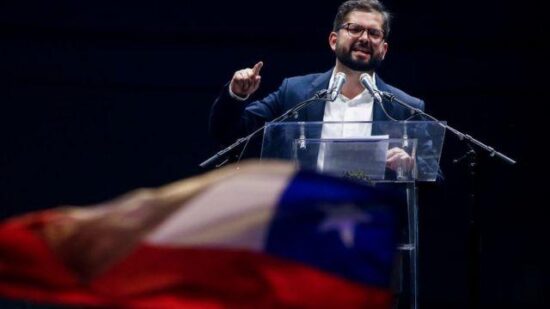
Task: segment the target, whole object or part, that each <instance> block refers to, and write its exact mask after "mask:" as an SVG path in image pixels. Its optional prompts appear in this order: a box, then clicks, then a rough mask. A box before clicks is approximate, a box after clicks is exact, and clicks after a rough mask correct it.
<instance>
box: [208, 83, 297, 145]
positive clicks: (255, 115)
mask: <svg viewBox="0 0 550 309" xmlns="http://www.w3.org/2000/svg"><path fill="white" fill-rule="evenodd" d="M287 84H288V80H287V79H285V80H284V81H283V83H282V84H281V86H280V87H279V89H278V90H277V91H275V92H272V93H270V94H269V95H268V96H266V97H265V98H263V99H261V100H256V101H252V102H250V103H247V101H244V102H242V101H239V100H236V99H233V98H232V97H231V95H230V94H229V83H227V84H226V85H225V86H224V87H223V89H222V91H221V93H220V95H219V96H218V97H217V98H216V100H215V101H214V104H213V105H212V108H211V109H210V120H209V131H210V134H211V135H212V136H213V137H214V139H215V140H216V141H218V142H220V143H222V144H228V143H232V142H234V141H235V140H236V139H238V138H240V137H243V136H246V135H248V134H250V133H252V132H253V131H255V130H257V129H258V128H260V127H261V126H263V125H264V124H265V122H267V121H271V120H272V119H274V118H275V117H277V116H279V115H281V114H282V112H283V107H282V106H283V103H284V102H282V100H283V98H284V94H285V92H286V91H287Z"/></svg>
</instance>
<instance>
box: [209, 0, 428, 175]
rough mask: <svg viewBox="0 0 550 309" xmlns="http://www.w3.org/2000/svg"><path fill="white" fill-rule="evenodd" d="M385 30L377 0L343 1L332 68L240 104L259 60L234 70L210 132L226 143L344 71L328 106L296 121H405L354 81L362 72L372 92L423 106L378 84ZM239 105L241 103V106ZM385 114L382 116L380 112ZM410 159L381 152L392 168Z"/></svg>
mask: <svg viewBox="0 0 550 309" xmlns="http://www.w3.org/2000/svg"><path fill="white" fill-rule="evenodd" d="M389 32H390V13H389V12H388V11H387V10H386V9H385V8H384V6H383V5H382V3H380V2H379V1H378V0H348V1H346V2H344V3H343V4H342V5H340V7H339V8H338V12H337V14H336V17H335V19H334V24H333V30H332V32H331V33H330V35H329V38H328V42H329V45H330V48H331V49H332V50H333V51H334V54H335V55H336V65H335V67H334V68H333V69H331V70H329V71H327V72H325V73H318V74H310V75H305V76H297V77H291V78H287V79H285V80H284V81H283V83H282V85H281V86H280V88H279V90H277V91H275V92H273V93H271V94H269V95H268V96H267V97H265V98H263V99H261V100H258V101H254V102H251V103H249V104H246V102H245V101H246V100H247V99H248V98H249V97H250V95H252V94H253V93H254V92H255V91H256V90H257V89H258V87H259V86H260V81H261V76H260V71H261V68H262V66H263V62H261V61H260V62H258V63H257V64H256V65H254V67H252V68H246V69H242V70H239V71H236V72H235V74H234V75H233V78H232V79H231V82H230V83H229V84H228V85H227V86H226V87H225V89H224V90H223V92H222V94H221V95H220V96H219V97H218V98H217V99H216V101H215V102H214V105H213V107H212V110H211V115H210V131H211V133H212V134H213V136H214V137H215V138H216V139H218V140H219V141H221V142H223V143H231V142H233V141H235V140H236V139H237V138H239V137H242V136H245V135H247V134H249V133H251V132H253V131H254V130H255V129H257V128H259V127H261V126H262V125H264V123H265V122H267V121H270V120H272V119H274V118H276V117H277V116H280V115H281V114H282V113H284V112H285V111H287V110H289V109H290V108H292V107H293V106H295V105H296V104H297V103H299V102H301V101H304V100H306V99H309V98H311V97H312V96H313V95H314V94H315V93H317V92H318V91H319V90H322V89H330V88H331V87H332V84H333V80H334V76H335V74H336V73H338V72H343V73H345V75H346V77H347V82H346V83H345V84H344V86H343V88H342V91H341V94H340V95H339V96H338V97H337V98H336V99H335V100H334V101H332V102H327V103H325V102H318V104H312V105H310V106H309V107H308V108H307V109H306V110H305V111H302V112H301V113H300V114H299V117H298V119H297V121H338V122H342V121H344V122H345V121H384V120H390V118H389V117H391V118H393V119H399V120H405V119H407V118H408V117H409V116H410V112H409V110H407V109H405V108H403V107H401V106H398V105H394V104H391V105H390V104H385V108H382V107H381V106H380V104H377V103H376V102H374V99H373V97H372V96H371V94H370V93H369V91H367V90H366V89H365V88H364V87H363V85H362V84H361V82H360V76H361V74H363V73H368V74H369V75H370V76H371V78H372V79H373V80H374V81H375V85H376V88H377V89H378V90H380V91H385V92H389V93H391V94H393V95H395V96H396V98H398V99H400V100H402V101H404V102H406V103H408V104H410V105H412V106H414V107H416V108H419V109H422V110H423V109H424V102H423V101H421V100H419V99H417V98H414V97H411V96H409V95H408V94H406V93H404V92H403V91H401V90H399V89H397V88H394V87H392V86H390V85H388V84H386V83H385V82H384V81H382V80H381V79H380V78H379V77H378V76H377V75H376V74H375V71H376V69H377V68H378V67H379V66H380V64H381V63H382V61H383V60H384V58H385V56H386V53H387V51H388V42H387V41H386V40H387V37H388V35H389ZM243 102H245V103H243ZM386 113H387V114H386ZM370 134H371V128H370V127H366V125H362V126H357V127H356V128H352V129H351V133H349V136H342V135H341V134H340V136H337V135H338V133H335V132H330V131H329V130H325V129H323V133H322V137H323V138H337V137H357V135H363V136H364V135H370ZM412 165H413V160H412V158H411V157H410V156H409V155H408V154H407V153H406V152H405V151H404V150H402V149H400V148H392V149H390V150H389V151H388V154H387V166H388V167H389V168H390V169H393V170H396V169H397V167H398V166H401V167H403V166H405V167H406V168H409V169H410V168H411V167H412Z"/></svg>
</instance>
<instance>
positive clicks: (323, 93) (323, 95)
mask: <svg viewBox="0 0 550 309" xmlns="http://www.w3.org/2000/svg"><path fill="white" fill-rule="evenodd" d="M328 94H329V92H328V91H327V90H326V89H323V90H320V91H318V92H316V93H315V94H314V95H313V97H311V98H309V99H307V100H305V101H302V102H300V103H298V104H297V105H296V106H294V107H293V108H291V109H289V110H288V111H286V112H285V113H284V114H282V115H281V116H279V117H277V118H275V119H273V120H272V121H271V122H270V123H276V122H283V121H285V120H287V119H288V118H289V117H291V116H294V115H297V114H298V112H299V111H301V110H302V109H304V108H306V107H308V106H309V105H310V104H312V103H314V102H316V101H333V100H334V99H335V97H331V98H327V96H328ZM266 126H267V123H266V124H264V125H263V126H262V127H261V128H259V129H257V130H256V131H254V132H252V133H250V134H249V135H247V136H245V137H241V138H239V139H238V140H237V141H235V142H234V143H233V144H231V145H229V146H228V147H226V148H224V149H222V150H221V151H219V152H218V153H216V154H215V155H213V156H211V157H210V158H208V159H206V160H205V161H204V162H202V163H201V164H199V166H200V167H203V168H206V167H209V166H211V165H212V164H214V163H215V162H217V161H218V160H220V158H222V157H223V156H224V155H226V154H227V153H229V152H230V151H232V150H233V149H235V148H237V147H238V146H239V145H241V144H243V143H244V142H247V141H249V140H250V139H251V138H253V137H254V136H256V135H257V134H258V133H260V132H262V131H263V130H264V129H265V127H266ZM227 161H228V160H227V159H226V160H225V161H223V162H222V163H221V164H219V165H216V167H220V166H222V165H224V164H225V163H226V162H227Z"/></svg>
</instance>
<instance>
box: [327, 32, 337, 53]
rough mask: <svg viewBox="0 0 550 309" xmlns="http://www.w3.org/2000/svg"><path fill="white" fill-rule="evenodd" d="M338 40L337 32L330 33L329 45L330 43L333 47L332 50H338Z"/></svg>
mask: <svg viewBox="0 0 550 309" xmlns="http://www.w3.org/2000/svg"><path fill="white" fill-rule="evenodd" d="M337 40H338V34H337V33H336V32H334V31H333V32H331V33H330V34H329V35H328V45H330V49H332V51H335V50H336V41H337Z"/></svg>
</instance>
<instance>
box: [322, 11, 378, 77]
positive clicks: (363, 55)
mask: <svg viewBox="0 0 550 309" xmlns="http://www.w3.org/2000/svg"><path fill="white" fill-rule="evenodd" d="M382 24H383V18H382V14H380V13H378V12H362V11H352V12H350V13H349V14H348V15H347V16H346V18H345V20H344V25H348V27H351V28H350V29H351V31H349V32H348V30H347V29H346V28H342V29H340V30H338V31H337V32H331V34H330V36H329V44H330V47H331V48H332V50H333V51H334V53H335V54H336V58H337V59H338V61H340V63H342V64H343V65H345V66H347V67H348V68H350V69H352V70H354V71H361V72H365V71H372V70H375V69H376V68H378V67H379V66H380V64H381V63H382V60H384V57H385V56H386V52H387V51H388V43H387V42H386V41H385V40H384V37H383V36H382V38H378V39H377V38H376V37H375V36H373V35H370V34H369V30H365V31H363V32H362V33H361V32H360V31H357V29H359V30H361V29H370V31H372V32H376V31H381V30H382ZM350 32H351V35H350Z"/></svg>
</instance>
